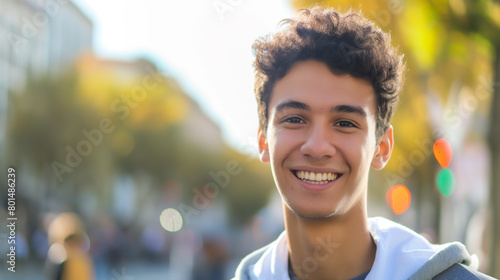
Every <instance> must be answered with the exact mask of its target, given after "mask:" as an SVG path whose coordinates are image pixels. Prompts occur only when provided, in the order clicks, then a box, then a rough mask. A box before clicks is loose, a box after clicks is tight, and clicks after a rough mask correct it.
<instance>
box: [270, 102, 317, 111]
mask: <svg viewBox="0 0 500 280" xmlns="http://www.w3.org/2000/svg"><path fill="white" fill-rule="evenodd" d="M285 109H299V110H305V111H310V110H311V107H309V105H307V104H305V103H302V102H299V101H294V100H288V101H285V102H282V103H280V104H278V106H276V109H274V111H275V112H276V113H278V112H281V111H283V110H285Z"/></svg>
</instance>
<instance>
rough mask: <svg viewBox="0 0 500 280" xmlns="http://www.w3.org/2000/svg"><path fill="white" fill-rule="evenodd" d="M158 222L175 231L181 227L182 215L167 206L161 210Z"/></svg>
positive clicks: (168, 229)
mask: <svg viewBox="0 0 500 280" xmlns="http://www.w3.org/2000/svg"><path fill="white" fill-rule="evenodd" d="M160 223H161V226H162V227H163V228H164V229H166V230H167V231H170V232H176V231H179V230H180V229H181V228H182V216H181V214H180V213H179V211H177V210H175V209H173V208H167V209H165V210H163V212H161V215H160Z"/></svg>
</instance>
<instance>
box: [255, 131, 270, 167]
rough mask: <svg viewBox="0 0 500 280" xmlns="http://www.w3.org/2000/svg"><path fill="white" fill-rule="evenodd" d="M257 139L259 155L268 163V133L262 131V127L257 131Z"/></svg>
mask: <svg viewBox="0 0 500 280" xmlns="http://www.w3.org/2000/svg"><path fill="white" fill-rule="evenodd" d="M257 139H258V141H259V157H260V161H262V162H265V163H268V162H269V160H270V157H269V148H268V146H267V139H266V135H265V134H264V133H263V132H262V129H261V128H260V127H259V132H258V133H257Z"/></svg>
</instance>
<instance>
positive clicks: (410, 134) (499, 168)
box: [291, 0, 500, 277]
mask: <svg viewBox="0 0 500 280" xmlns="http://www.w3.org/2000/svg"><path fill="white" fill-rule="evenodd" d="M291 2H292V3H293V5H294V6H295V7H297V8H303V7H310V6H313V5H322V6H330V7H334V8H338V9H339V10H344V11H345V10H348V9H351V8H354V9H358V8H359V9H361V10H362V11H363V13H364V14H365V15H366V16H367V17H368V18H369V19H371V20H373V21H374V22H375V23H376V24H377V25H378V26H379V27H381V28H382V29H383V30H385V31H388V32H390V34H391V36H392V38H393V42H394V44H395V45H398V46H399V47H400V48H401V49H402V51H401V52H402V53H405V54H406V62H407V65H408V69H409V71H408V72H407V76H406V85H405V88H404V92H403V94H402V96H401V102H400V106H399V109H398V110H397V111H396V114H395V118H394V119H393V120H394V121H393V122H394V123H393V125H394V127H395V128H396V130H395V138H396V141H397V145H396V148H395V150H394V153H393V160H391V161H390V162H389V164H388V166H387V170H388V171H389V172H391V173H395V174H397V175H399V176H400V177H408V176H402V175H401V174H402V173H409V174H411V173H416V174H418V175H419V176H415V177H413V176H412V178H413V179H414V180H416V181H415V182H414V183H415V184H416V185H419V186H422V187H421V188H417V189H413V190H412V192H414V191H415V190H416V191H417V193H416V194H417V195H416V197H417V199H419V198H418V197H420V200H423V197H422V196H425V197H426V198H431V199H434V201H435V200H436V199H435V195H428V194H429V193H432V191H434V192H435V188H434V187H433V189H432V190H431V189H429V187H430V186H433V185H434V182H433V181H434V176H429V174H434V173H435V167H434V166H436V164H435V162H434V161H432V160H431V161H429V160H430V158H431V156H432V154H431V153H427V155H428V157H427V159H426V160H425V162H424V164H419V165H418V166H413V168H416V170H414V171H415V172H413V171H409V172H401V166H402V161H401V160H398V159H399V158H404V157H402V155H409V154H410V153H411V152H412V151H415V150H418V149H421V148H419V147H418V146H417V145H415V144H417V143H425V142H428V141H427V139H429V137H431V135H432V134H433V135H434V138H439V137H440V136H443V135H444V134H447V135H448V136H449V133H446V131H445V130H446V129H449V127H452V129H454V132H452V133H454V135H457V134H459V132H460V130H464V129H467V126H466V125H465V122H466V121H465V117H466V115H467V114H471V113H473V111H474V110H476V108H474V107H473V108H470V107H469V108H466V109H461V108H457V107H458V106H456V105H463V104H460V103H459V102H456V101H454V100H456V99H462V100H473V101H474V102H476V104H479V105H478V106H477V107H479V108H481V107H482V108H485V107H487V105H489V104H491V109H490V110H489V111H490V114H489V120H490V121H489V130H488V131H489V134H488V135H489V146H490V150H491V153H492V156H491V159H492V162H491V166H492V169H491V174H492V177H491V187H490V192H491V196H490V205H491V207H492V211H490V213H491V225H492V233H491V236H492V237H493V239H492V242H491V250H490V254H491V260H490V261H491V263H490V268H491V271H490V273H491V274H492V275H493V276H496V277H500V219H499V217H500V205H498V203H497V202H498V201H500V126H499V125H498V123H497V120H498V119H500V86H498V85H499V82H500V36H499V35H498V34H500V2H499V1H497V0H478V1H465V0H449V1H440V0H435V1H434V0H433V1H423V0H420V1H400V0H375V1H370V2H366V1H358V0H341V1H314V0H292V1H291ZM488 73H493V79H492V81H493V82H492V83H493V85H494V86H493V90H492V91H493V97H492V98H493V99H492V100H491V97H488V96H487V95H482V96H478V91H479V90H483V91H484V90H485V89H484V88H483V89H480V88H481V87H484V84H485V83H488V79H486V78H485V77H487V76H488ZM487 87H488V88H487V89H486V91H489V90H490V89H491V88H490V86H489V85H488V86H487ZM471 89H475V90H471ZM434 94H437V95H438V96H439V98H440V100H441V103H448V104H449V105H455V106H453V107H451V108H450V107H448V108H441V109H444V112H442V113H443V116H441V118H442V120H441V123H439V124H435V123H433V127H432V129H433V130H434V132H433V133H432V132H431V129H430V127H429V120H428V119H427V115H428V114H426V113H425V111H423V110H422V108H424V107H425V102H426V99H427V98H428V97H426V96H425V95H434ZM457 95H458V96H457ZM438 101H439V100H438ZM484 111H486V112H487V111H488V109H486V110H484ZM486 114H487V113H486ZM430 121H433V122H435V121H436V120H430ZM408 123H411V124H412V125H411V126H410V125H408ZM455 138H456V137H455ZM458 138H460V137H458ZM454 140H456V139H454ZM457 141H458V142H460V141H462V142H463V138H462V139H461V140H457ZM430 148H431V147H429V149H430ZM394 158H396V161H394ZM428 163H432V164H428ZM426 166H427V168H425V167H426ZM419 178H421V179H419ZM425 178H427V179H425ZM404 179H406V178H404ZM414 194H415V193H414ZM433 197H434V198H433ZM436 210H439V209H438V208H437V209H436ZM418 212H421V211H418ZM434 212H435V213H438V211H434ZM437 219H438V216H437V215H436V220H437ZM435 226H437V223H436V224H435ZM436 229H437V228H436Z"/></svg>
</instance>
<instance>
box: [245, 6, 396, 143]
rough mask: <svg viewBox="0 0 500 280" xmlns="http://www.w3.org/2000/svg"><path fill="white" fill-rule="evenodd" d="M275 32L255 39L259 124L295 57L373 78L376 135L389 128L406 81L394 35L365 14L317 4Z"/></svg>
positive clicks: (337, 71)
mask: <svg viewBox="0 0 500 280" xmlns="http://www.w3.org/2000/svg"><path fill="white" fill-rule="evenodd" d="M280 27H282V28H281V29H280V30H279V31H278V32H276V33H275V34H270V35H267V36H265V37H262V38H259V39H257V40H256V41H255V42H254V44H253V46H252V51H253V52H254V55H255V62H254V67H255V96H256V98H257V104H258V111H259V112H258V113H259V124H260V128H261V130H262V131H263V133H266V131H267V124H268V108H267V107H268V104H269V100H270V96H271V92H272V91H273V87H274V84H275V83H276V82H277V81H278V80H280V79H281V78H283V77H284V76H285V75H286V74H287V72H288V71H289V70H290V69H291V68H292V67H293V66H294V64H295V63H296V62H299V61H304V60H309V59H313V60H317V61H320V62H323V63H325V64H326V65H327V66H328V67H329V69H330V70H331V71H332V72H333V73H334V74H337V75H344V74H349V75H352V76H354V77H357V78H362V79H366V80H367V81H369V82H370V83H371V85H372V86H373V89H374V91H375V95H376V102H377V106H376V107H377V108H376V110H377V120H376V123H377V128H376V137H377V139H379V138H380V137H381V136H382V135H383V134H384V133H385V132H386V130H387V128H388V126H389V121H390V119H391V117H392V114H393V111H394V109H395V107H396V104H397V101H398V94H399V91H400V90H401V88H402V86H403V72H404V67H405V66H404V63H403V55H398V54H397V52H396V49H395V48H394V47H393V46H392V45H391V38H390V35H388V34H386V33H384V32H383V31H382V30H380V29H379V28H377V27H375V25H374V24H373V23H372V22H371V21H369V20H367V19H366V18H364V17H363V16H362V15H361V13H359V12H353V11H349V12H346V13H338V12H337V11H335V10H333V9H324V8H321V7H314V8H312V9H303V10H300V11H299V15H298V17H297V18H293V19H285V20H282V21H281V22H280Z"/></svg>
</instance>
